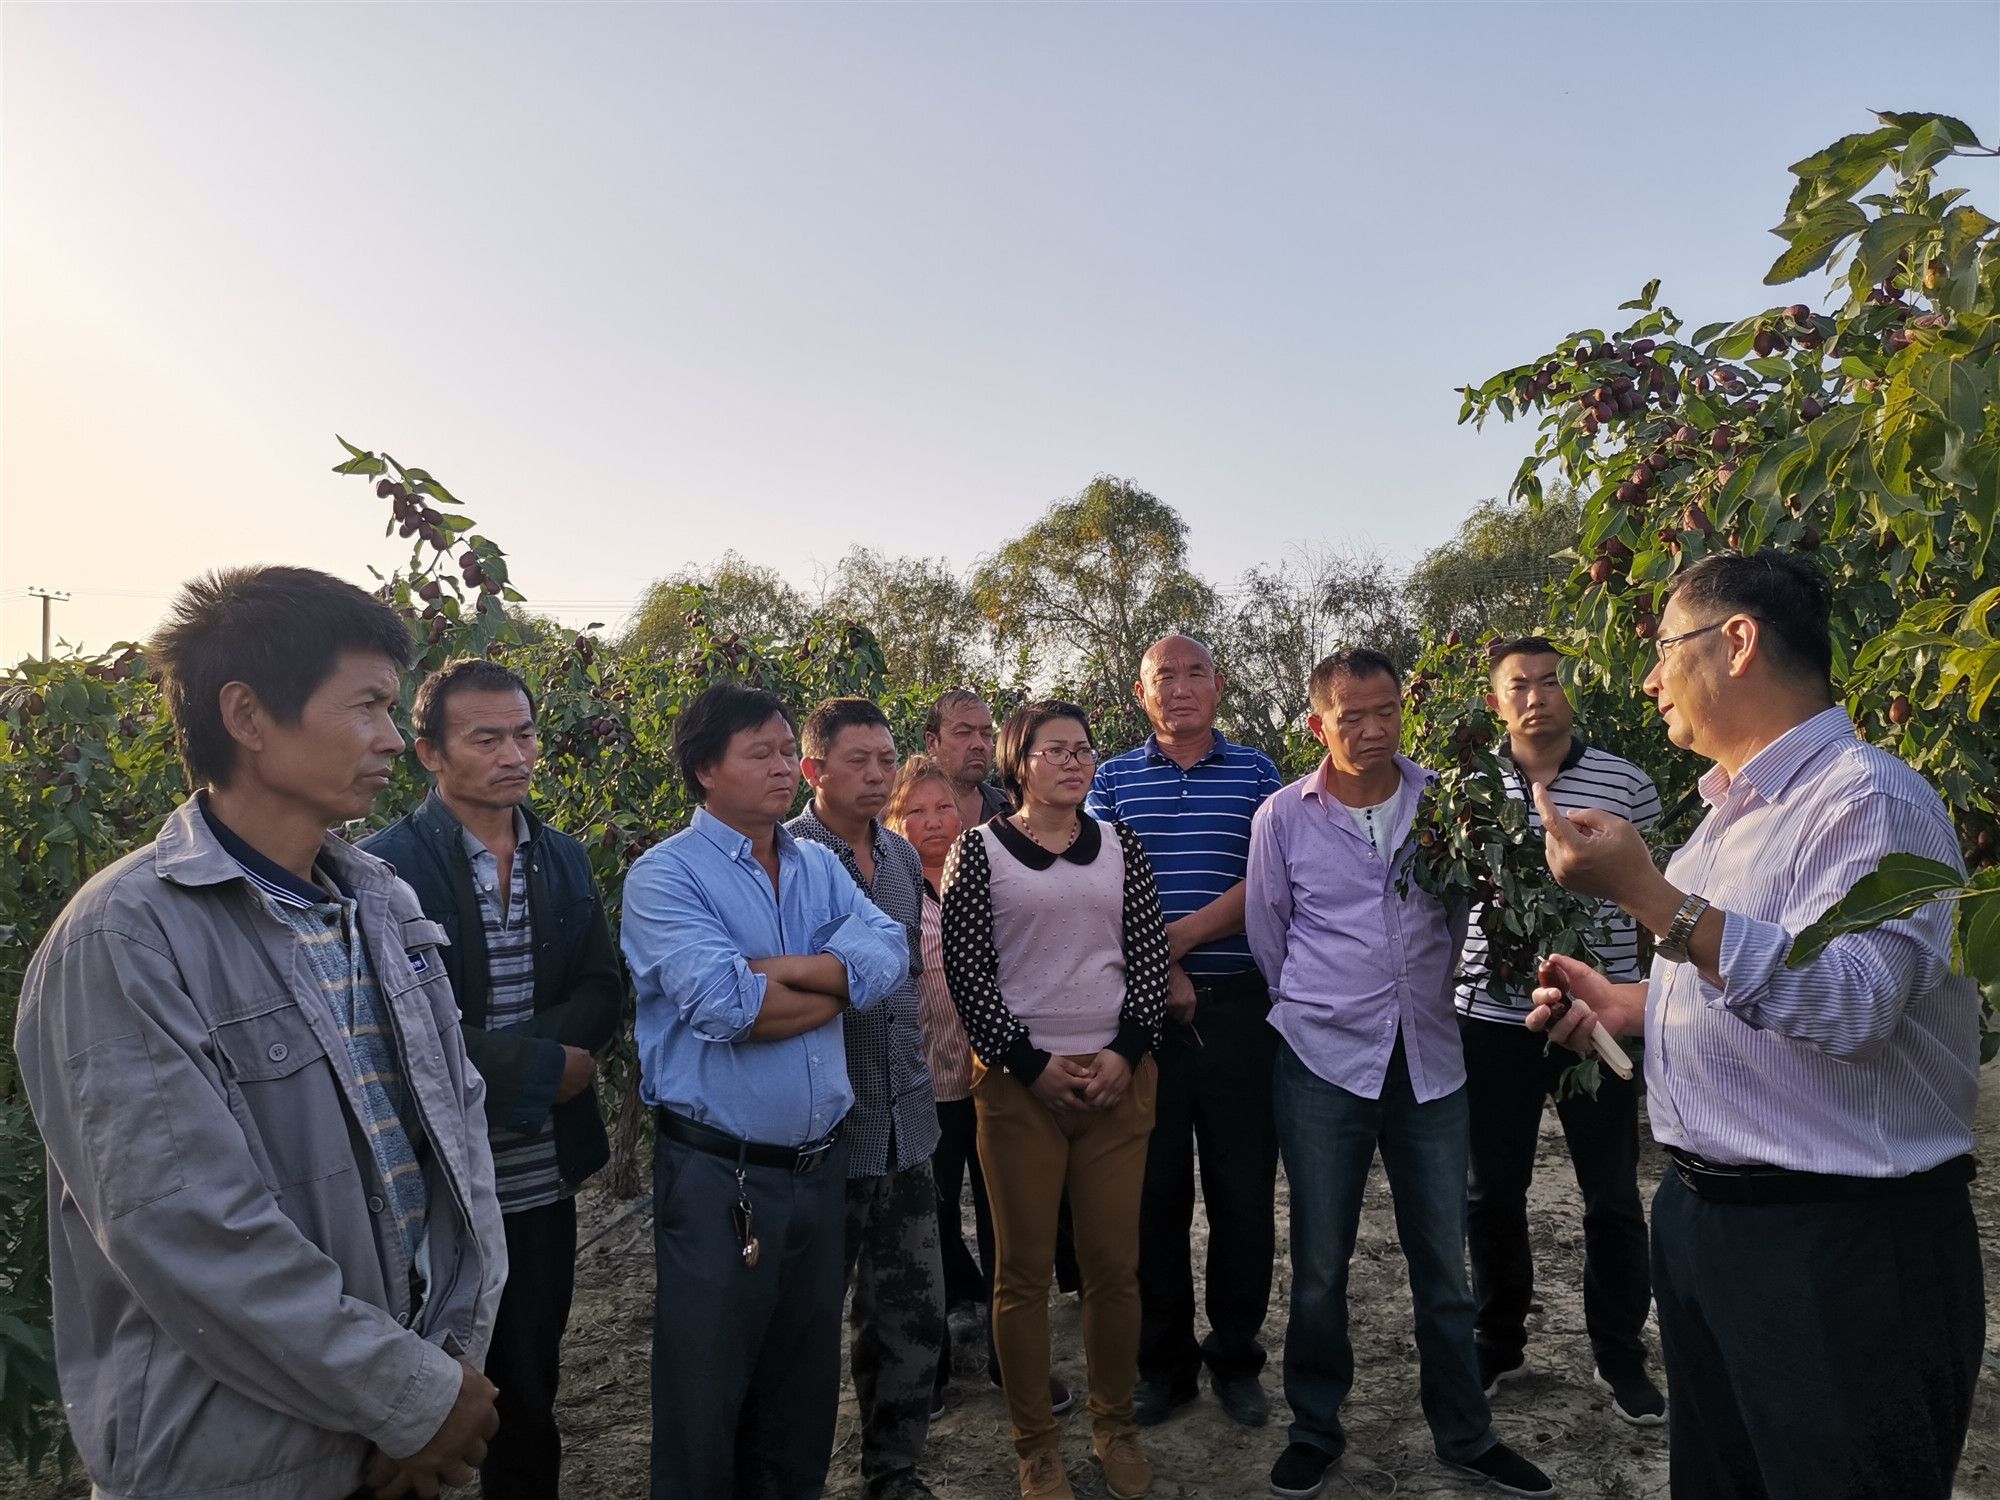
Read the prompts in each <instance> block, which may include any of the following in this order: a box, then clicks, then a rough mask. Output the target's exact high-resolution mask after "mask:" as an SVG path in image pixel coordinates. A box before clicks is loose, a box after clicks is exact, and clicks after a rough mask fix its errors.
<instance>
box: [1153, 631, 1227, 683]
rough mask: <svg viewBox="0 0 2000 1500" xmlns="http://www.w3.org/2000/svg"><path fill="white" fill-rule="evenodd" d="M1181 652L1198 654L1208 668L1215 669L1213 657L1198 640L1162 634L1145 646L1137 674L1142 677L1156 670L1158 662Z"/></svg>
mask: <svg viewBox="0 0 2000 1500" xmlns="http://www.w3.org/2000/svg"><path fill="white" fill-rule="evenodd" d="M1182 654H1193V655H1196V656H1199V657H1200V658H1201V659H1202V660H1203V661H1205V662H1207V663H1208V670H1209V672H1210V673H1211V674H1212V673H1213V672H1214V671H1215V657H1214V655H1213V654H1212V653H1211V652H1210V651H1209V649H1208V647H1206V646H1204V645H1203V644H1202V643H1201V642H1200V641H1198V640H1196V639H1195V638H1194V637H1193V636H1191V635H1163V636H1161V637H1160V638H1159V639H1158V640H1157V641H1155V642H1153V644H1152V645H1150V646H1148V647H1147V648H1146V654H1145V655H1144V656H1142V657H1140V658H1139V676H1140V677H1141V678H1142V679H1143V678H1144V677H1145V676H1146V675H1147V674H1148V673H1150V672H1157V671H1158V670H1159V667H1160V664H1161V663H1162V662H1164V661H1166V660H1167V659H1168V658H1170V657H1175V656H1180V655H1182Z"/></svg>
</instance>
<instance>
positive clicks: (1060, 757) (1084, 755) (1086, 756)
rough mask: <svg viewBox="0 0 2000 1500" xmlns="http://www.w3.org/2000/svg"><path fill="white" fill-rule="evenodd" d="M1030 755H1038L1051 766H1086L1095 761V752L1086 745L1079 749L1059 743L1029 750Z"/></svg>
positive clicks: (1093, 763)
mask: <svg viewBox="0 0 2000 1500" xmlns="http://www.w3.org/2000/svg"><path fill="white" fill-rule="evenodd" d="M1028 753H1029V754H1030V755H1039V756H1040V757H1041V758H1042V759H1043V760H1045V761H1047V762H1048V763H1049V764H1050V765H1052V766H1088V765H1095V764H1096V762H1097V752H1096V751H1095V750H1092V749H1090V748H1089V747H1088V746H1086V747H1085V748H1083V749H1081V750H1068V749H1065V748H1064V747H1063V746H1061V745H1050V746H1049V747H1048V748H1047V749H1045V750H1030V751H1029V752H1028Z"/></svg>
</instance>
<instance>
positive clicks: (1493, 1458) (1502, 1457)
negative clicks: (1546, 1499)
mask: <svg viewBox="0 0 2000 1500" xmlns="http://www.w3.org/2000/svg"><path fill="white" fill-rule="evenodd" d="M1438 1462H1439V1463H1441V1464H1443V1465H1444V1466H1445V1467H1446V1468H1448V1469H1456V1470H1458V1472H1459V1473H1461V1474H1470V1475H1472V1476H1473V1477H1474V1478H1477V1479H1483V1480H1485V1481H1486V1482H1487V1483H1488V1484H1490V1485H1492V1486H1493V1488H1494V1489H1496V1490H1500V1491H1503V1492H1504V1493H1506V1494H1509V1495H1553V1494H1554V1493H1555V1492H1556V1486H1555V1481H1554V1480H1552V1479H1550V1478H1549V1476H1548V1475H1546V1474H1544V1473H1543V1472H1542V1471H1541V1470H1540V1469H1538V1468H1536V1467H1535V1466H1534V1465H1533V1464H1531V1463H1529V1462H1528V1461H1527V1460H1526V1459H1525V1458H1523V1457H1521V1455H1520V1454H1518V1453H1516V1452H1515V1451H1514V1450H1513V1449H1512V1448H1509V1447H1508V1446H1507V1445H1506V1444H1505V1443H1495V1444H1494V1445H1493V1446H1492V1447H1491V1448H1488V1449H1487V1450H1486V1451H1485V1452H1484V1453H1482V1454H1480V1455H1479V1457H1477V1458H1474V1459H1468V1460H1467V1461H1466V1462H1464V1463H1459V1462H1457V1461H1456V1460H1454V1459H1449V1458H1446V1457H1445V1456H1444V1455H1443V1454H1442V1453H1440V1454H1439V1455H1438Z"/></svg>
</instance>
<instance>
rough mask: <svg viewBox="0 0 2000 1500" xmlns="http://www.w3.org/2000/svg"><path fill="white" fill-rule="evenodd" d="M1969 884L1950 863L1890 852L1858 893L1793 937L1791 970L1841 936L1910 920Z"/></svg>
mask: <svg viewBox="0 0 2000 1500" xmlns="http://www.w3.org/2000/svg"><path fill="white" fill-rule="evenodd" d="M1964 885H1965V877H1964V876H1963V875H1961V874H1959V872H1958V871H1957V870H1954V869H1953V868H1952V867H1951V866H1950V865H1947V864H1942V863H1940V862H1939V861H1937V860H1934V859H1924V858H1922V857H1921V856H1920V855H1915V854H1885V855H1883V856H1882V862H1881V863H1880V864H1879V865H1877V866H1876V867H1875V870H1874V872H1873V873H1872V874H1868V875H1863V876H1862V877H1861V878H1860V879H1859V880H1857V881H1855V882H1854V888H1853V889H1852V890H1850V891H1849V892H1848V893H1847V894H1846V895H1845V896H1842V897H1841V898H1840V899H1839V900H1838V901H1836V902H1834V904H1833V905H1832V906H1830V907H1828V908H1827V909H1826V910H1825V911H1824V912H1822V913H1821V914H1820V918H1819V920H1818V921H1816V922H1814V923H1813V924H1812V925H1811V926H1810V927H1808V928H1806V929H1805V931H1803V932H1801V933H1800V934H1799V935H1798V936H1797V937H1796V938H1795V939H1793V941H1792V951H1791V952H1790V953H1789V954H1787V955H1786V956H1785V966H1786V967H1787V968H1791V969H1802V968H1804V967H1805V966H1806V965H1807V964H1809V963H1811V962H1812V961H1813V960H1814V959H1816V958H1818V957H1819V956H1820V954H1821V953H1823V952H1824V951H1825V950H1826V945H1827V944H1828V943H1830V942H1832V941H1833V940H1834V939H1835V938H1837V937H1841V936H1843V935H1845V934H1847V933H1850V932H1867V931H1869V930H1870V929H1871V928H1876V927H1880V926H1881V925H1882V924H1883V923H1884V922H1893V921H1895V920H1897V919H1898V918H1900V917H1907V916H1909V915H1910V914H1911V913H1912V912H1916V911H1920V910H1922V909H1923V908H1924V907H1926V906H1929V905H1930V904H1931V902H1933V901H1935V900H1937V899H1938V898H1939V897H1941V896H1946V895H1950V894H1952V893H1954V892H1956V891H1959V890H1961V889H1963V887H1964Z"/></svg>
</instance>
